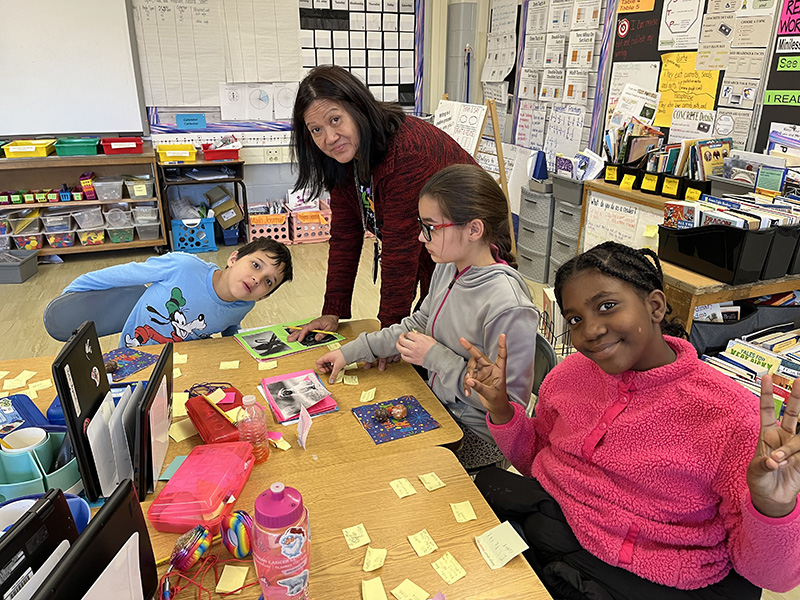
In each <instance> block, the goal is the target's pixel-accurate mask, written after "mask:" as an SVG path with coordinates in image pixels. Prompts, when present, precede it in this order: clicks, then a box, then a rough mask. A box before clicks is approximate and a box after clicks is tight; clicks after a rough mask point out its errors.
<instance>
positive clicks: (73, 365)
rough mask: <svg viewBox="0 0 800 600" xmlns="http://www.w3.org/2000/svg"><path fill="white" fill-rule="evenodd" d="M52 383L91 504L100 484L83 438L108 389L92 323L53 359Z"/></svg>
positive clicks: (87, 441)
mask: <svg viewBox="0 0 800 600" xmlns="http://www.w3.org/2000/svg"><path fill="white" fill-rule="evenodd" d="M93 373H94V375H95V377H94V378H93V377H92V375H93ZM53 381H54V382H55V385H56V390H57V391H58V397H59V399H60V401H61V409H62V410H63V412H64V420H65V421H66V423H67V432H68V433H69V437H70V440H71V441H72V446H73V448H74V449H75V456H76V457H77V459H78V468H79V470H80V472H81V479H82V480H83V488H84V490H85V492H86V497H87V498H88V500H89V501H90V502H94V501H96V500H97V498H98V497H99V496H100V480H99V479H98V477H97V469H96V468H95V466H94V459H93V458H92V449H91V447H90V446H89V439H88V438H87V437H86V425H88V423H89V420H90V419H91V418H92V417H93V416H94V415H95V413H96V412H97V409H98V408H99V407H100V404H101V403H102V402H103V399H104V398H105V397H106V395H107V394H108V392H109V391H110V390H111V386H110V385H109V383H108V377H107V376H106V370H105V365H104V363H103V352H102V350H101V349H100V342H99V341H98V339H97V332H96V330H95V328H94V323H93V322H92V321H86V322H85V323H83V324H82V325H81V326H80V327H78V330H77V331H76V332H75V334H74V335H73V336H72V337H71V338H70V339H69V340H67V343H66V344H65V345H64V347H63V348H62V349H61V352H59V353H58V356H56V359H55V360H54V361H53ZM77 409H79V410H77Z"/></svg>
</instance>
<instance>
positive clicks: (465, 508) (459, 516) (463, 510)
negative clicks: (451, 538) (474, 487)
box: [450, 500, 478, 523]
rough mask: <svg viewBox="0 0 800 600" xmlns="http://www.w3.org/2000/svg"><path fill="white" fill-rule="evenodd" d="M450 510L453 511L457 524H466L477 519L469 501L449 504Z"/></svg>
mask: <svg viewBox="0 0 800 600" xmlns="http://www.w3.org/2000/svg"><path fill="white" fill-rule="evenodd" d="M450 509H451V510H452V511H453V515H454V516H455V518H456V521H458V522H459V523H466V522H467V521H473V520H475V519H477V518H478V517H477V516H476V515H475V510H474V509H473V508H472V504H470V502H469V500H465V501H464V502H456V503H453V502H451V503H450Z"/></svg>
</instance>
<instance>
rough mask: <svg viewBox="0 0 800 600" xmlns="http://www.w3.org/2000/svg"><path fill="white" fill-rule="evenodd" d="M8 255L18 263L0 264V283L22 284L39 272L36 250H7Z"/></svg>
mask: <svg viewBox="0 0 800 600" xmlns="http://www.w3.org/2000/svg"><path fill="white" fill-rule="evenodd" d="M5 239H8V238H5ZM8 253H9V254H10V255H11V256H13V257H15V258H18V259H19V262H0V283H22V282H23V281H27V280H28V279H30V278H31V277H33V276H34V275H36V273H38V272H39V263H38V262H37V261H36V257H37V256H38V255H39V252H38V251H37V250H8Z"/></svg>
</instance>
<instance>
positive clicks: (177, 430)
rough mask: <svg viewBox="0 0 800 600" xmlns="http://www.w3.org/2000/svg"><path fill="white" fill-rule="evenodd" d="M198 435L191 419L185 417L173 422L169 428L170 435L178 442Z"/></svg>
mask: <svg viewBox="0 0 800 600" xmlns="http://www.w3.org/2000/svg"><path fill="white" fill-rule="evenodd" d="M193 435H197V429H195V428H194V425H193V424H192V421H191V419H184V420H183V421H178V422H177V423H173V424H172V425H171V426H170V428H169V437H171V438H172V439H173V440H175V441H176V442H182V441H183V440H185V439H186V438H190V437H192V436H193Z"/></svg>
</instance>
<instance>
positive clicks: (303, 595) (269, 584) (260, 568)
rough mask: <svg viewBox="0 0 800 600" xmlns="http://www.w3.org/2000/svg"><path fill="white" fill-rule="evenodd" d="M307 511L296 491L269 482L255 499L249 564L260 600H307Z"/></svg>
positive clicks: (308, 539) (308, 562)
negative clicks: (253, 572)
mask: <svg viewBox="0 0 800 600" xmlns="http://www.w3.org/2000/svg"><path fill="white" fill-rule="evenodd" d="M309 542H310V536H309V531H308V510H307V509H306V508H305V507H304V506H303V497H302V496H301V495H300V492H298V491H297V490H296V489H294V488H291V487H286V486H284V485H283V484H282V483H273V484H272V485H271V486H270V487H269V489H268V490H264V491H263V492H261V494H259V496H258V498H256V502H255V523H254V524H253V561H254V562H255V566H256V574H257V575H258V582H259V583H260V584H261V590H262V592H263V593H264V600H285V599H288V598H291V599H292V600H308V597H309V596H308V567H309V564H310V560H311V559H310V555H309V552H310V550H309Z"/></svg>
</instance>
